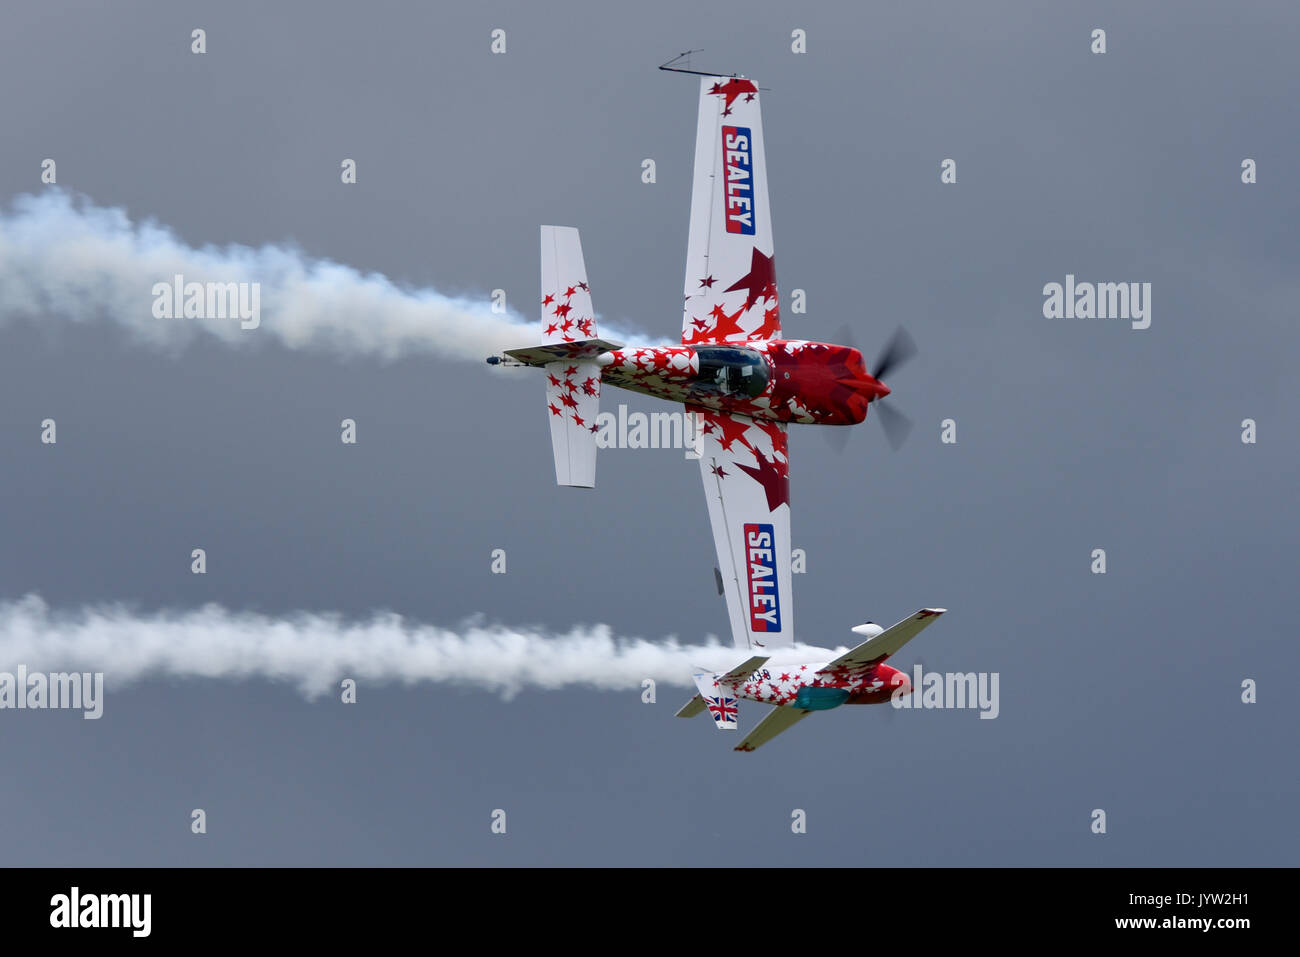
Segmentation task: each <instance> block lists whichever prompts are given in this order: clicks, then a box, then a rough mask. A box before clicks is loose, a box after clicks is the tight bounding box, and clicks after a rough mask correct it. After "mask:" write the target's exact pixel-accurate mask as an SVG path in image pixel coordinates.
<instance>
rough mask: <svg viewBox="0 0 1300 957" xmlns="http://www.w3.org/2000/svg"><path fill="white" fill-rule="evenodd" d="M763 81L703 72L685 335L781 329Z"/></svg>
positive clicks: (727, 338) (722, 338) (688, 338)
mask: <svg viewBox="0 0 1300 957" xmlns="http://www.w3.org/2000/svg"><path fill="white" fill-rule="evenodd" d="M758 99H759V97H758V86H757V85H756V84H755V83H754V82H753V81H752V80H746V79H744V78H743V77H726V76H706V77H701V78H700V113H699V125H698V127H697V128H696V133H695V176H694V179H693V181H692V186H691V231H690V239H689V240H688V244H687V250H686V286H685V292H686V305H685V309H684V312H683V313H682V342H683V343H685V344H686V345H693V344H695V343H699V342H736V341H745V340H753V339H774V338H778V337H779V336H780V335H781V310H780V303H779V300H778V297H777V291H776V270H775V267H774V265H773V258H772V257H773V250H772V218H771V216H770V215H769V212H768V205H767V157H766V154H765V152H764V150H763V124H762V119H761V117H760V115H759V107H758Z"/></svg>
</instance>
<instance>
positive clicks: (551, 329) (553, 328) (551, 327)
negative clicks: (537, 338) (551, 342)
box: [546, 323, 560, 336]
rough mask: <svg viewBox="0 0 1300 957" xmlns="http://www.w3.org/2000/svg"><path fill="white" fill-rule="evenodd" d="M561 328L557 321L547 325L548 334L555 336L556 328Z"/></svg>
mask: <svg viewBox="0 0 1300 957" xmlns="http://www.w3.org/2000/svg"><path fill="white" fill-rule="evenodd" d="M559 328H560V327H559V326H557V325H556V324H555V323H551V324H550V325H549V326H547V327H546V334H547V335H548V336H553V335H555V333H556V330H558V329H559Z"/></svg>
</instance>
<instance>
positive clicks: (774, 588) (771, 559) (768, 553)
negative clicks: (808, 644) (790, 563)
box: [745, 522, 781, 632]
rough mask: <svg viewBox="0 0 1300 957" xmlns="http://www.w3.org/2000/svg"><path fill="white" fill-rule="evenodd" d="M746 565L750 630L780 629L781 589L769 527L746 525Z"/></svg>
mask: <svg viewBox="0 0 1300 957" xmlns="http://www.w3.org/2000/svg"><path fill="white" fill-rule="evenodd" d="M745 564H746V566H747V567H748V572H749V575H748V577H749V627H750V630H751V631H761V632H774V631H780V630H781V590H780V584H779V582H778V581H777V573H776V536H775V534H774V533H773V531H772V526H771V525H770V524H766V523H761V522H749V523H746V525H745Z"/></svg>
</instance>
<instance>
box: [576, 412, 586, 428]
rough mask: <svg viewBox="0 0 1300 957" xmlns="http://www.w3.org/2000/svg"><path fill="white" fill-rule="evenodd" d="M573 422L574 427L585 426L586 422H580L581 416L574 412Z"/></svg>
mask: <svg viewBox="0 0 1300 957" xmlns="http://www.w3.org/2000/svg"><path fill="white" fill-rule="evenodd" d="M573 421H574V424H576V425H580V426H585V425H586V424H587V423H586V422H584V421H583V420H582V416H580V415H578V413H576V412H575V413H573Z"/></svg>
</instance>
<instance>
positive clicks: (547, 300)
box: [542, 296, 555, 306]
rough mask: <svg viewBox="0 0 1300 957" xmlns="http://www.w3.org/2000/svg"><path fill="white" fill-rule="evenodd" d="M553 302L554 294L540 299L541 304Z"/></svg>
mask: <svg viewBox="0 0 1300 957" xmlns="http://www.w3.org/2000/svg"><path fill="white" fill-rule="evenodd" d="M553 302H555V297H554V296H547V297H546V298H545V299H543V300H542V305H543V306H549V305H550V304H551V303H553Z"/></svg>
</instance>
